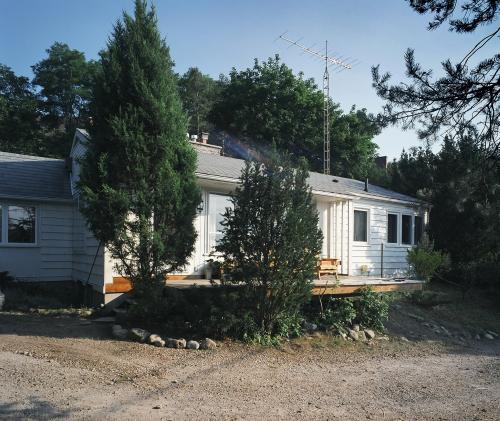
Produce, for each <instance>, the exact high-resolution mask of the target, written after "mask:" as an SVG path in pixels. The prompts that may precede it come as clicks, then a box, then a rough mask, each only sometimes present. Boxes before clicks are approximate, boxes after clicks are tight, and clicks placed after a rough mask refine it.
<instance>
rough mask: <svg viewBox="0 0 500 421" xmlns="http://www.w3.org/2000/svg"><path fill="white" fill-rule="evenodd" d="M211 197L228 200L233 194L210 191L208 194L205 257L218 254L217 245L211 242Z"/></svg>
mask: <svg viewBox="0 0 500 421" xmlns="http://www.w3.org/2000/svg"><path fill="white" fill-rule="evenodd" d="M211 195H214V196H225V197H227V198H230V197H231V194H229V193H221V192H218V191H208V192H207V196H206V197H207V200H206V204H205V209H206V211H205V215H206V224H205V225H206V229H205V236H206V237H205V238H206V244H205V255H207V256H208V255H211V254H216V255H217V254H218V253H217V252H216V251H215V244H212V242H211V240H210V233H211V231H210V229H211V227H210V196H211Z"/></svg>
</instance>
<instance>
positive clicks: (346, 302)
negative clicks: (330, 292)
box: [321, 298, 356, 331]
mask: <svg viewBox="0 0 500 421" xmlns="http://www.w3.org/2000/svg"><path fill="white" fill-rule="evenodd" d="M355 318H356V309H355V307H354V302H353V300H352V299H351V298H330V300H328V302H327V304H326V309H325V311H324V312H323V315H322V317H321V322H322V323H323V324H325V325H326V326H328V327H333V328H335V329H336V330H338V331H342V330H344V329H346V328H347V327H349V326H350V325H351V323H352V321H353V320H354V319H355Z"/></svg>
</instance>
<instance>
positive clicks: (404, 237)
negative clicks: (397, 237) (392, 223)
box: [401, 215, 411, 244]
mask: <svg viewBox="0 0 500 421" xmlns="http://www.w3.org/2000/svg"><path fill="white" fill-rule="evenodd" d="M401 242H402V243H403V244H411V215H403V217H402V219H401Z"/></svg>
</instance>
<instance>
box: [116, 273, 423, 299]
mask: <svg viewBox="0 0 500 421" xmlns="http://www.w3.org/2000/svg"><path fill="white" fill-rule="evenodd" d="M179 278H180V276H179V277H177V276H176V277H175V278H173V279H172V278H169V279H167V281H166V285H167V286H168V287H170V288H176V289H185V288H210V287H212V286H213V283H212V281H210V280H208V279H201V278H198V279H195V278H192V277H190V278H187V279H186V278H184V279H179ZM213 282H215V283H218V281H217V280H215V281H213ZM366 285H369V286H371V287H372V288H373V290H374V291H376V292H395V291H418V290H421V289H422V286H423V282H422V281H415V280H410V279H405V280H403V281H395V280H392V279H386V278H376V277H368V276H364V277H363V276H340V277H339V282H338V283H337V282H336V281H335V279H334V277H332V279H324V278H322V279H321V281H320V280H315V281H314V285H313V289H312V294H313V295H352V294H356V292H357V291H358V290H359V289H360V288H362V287H363V286H366ZM131 290H132V285H131V283H130V281H129V280H128V279H127V278H124V277H121V276H116V277H114V278H113V283H112V284H106V293H107V294H110V293H124V292H129V291H131Z"/></svg>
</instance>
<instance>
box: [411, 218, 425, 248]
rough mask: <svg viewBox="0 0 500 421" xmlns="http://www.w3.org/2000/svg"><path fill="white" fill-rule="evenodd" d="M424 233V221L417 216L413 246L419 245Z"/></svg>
mask: <svg viewBox="0 0 500 421" xmlns="http://www.w3.org/2000/svg"><path fill="white" fill-rule="evenodd" d="M423 232H424V219H423V218H422V217H421V216H415V225H414V226H413V244H418V243H419V242H420V239H421V238H422V233H423Z"/></svg>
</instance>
